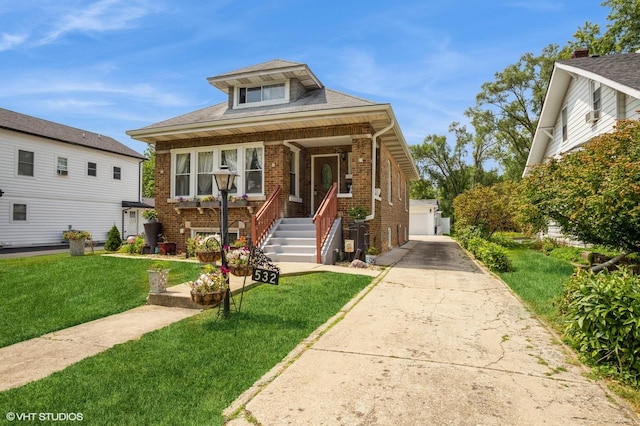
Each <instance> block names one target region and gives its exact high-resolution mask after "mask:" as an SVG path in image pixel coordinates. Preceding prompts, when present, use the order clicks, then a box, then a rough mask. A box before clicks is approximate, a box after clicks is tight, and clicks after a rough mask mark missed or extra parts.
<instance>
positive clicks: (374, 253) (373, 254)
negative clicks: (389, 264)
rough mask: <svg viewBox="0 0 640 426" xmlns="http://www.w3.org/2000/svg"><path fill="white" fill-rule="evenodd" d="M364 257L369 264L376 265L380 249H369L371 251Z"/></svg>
mask: <svg viewBox="0 0 640 426" xmlns="http://www.w3.org/2000/svg"><path fill="white" fill-rule="evenodd" d="M364 257H365V261H366V262H367V264H369V265H375V264H376V258H377V257H378V249H377V248H376V247H375V246H371V247H369V250H367V253H366V254H365V255H364Z"/></svg>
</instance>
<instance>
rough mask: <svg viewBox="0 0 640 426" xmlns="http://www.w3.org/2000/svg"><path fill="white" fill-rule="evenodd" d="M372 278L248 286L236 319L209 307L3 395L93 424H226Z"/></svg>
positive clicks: (19, 408)
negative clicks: (229, 413) (238, 404)
mask: <svg viewBox="0 0 640 426" xmlns="http://www.w3.org/2000/svg"><path fill="white" fill-rule="evenodd" d="M370 282H371V277H368V276H361V275H348V274H337V273H329V272H325V273H315V274H309V275H299V276H291V277H282V278H281V279H280V285H279V286H268V285H262V286H260V287H257V288H255V289H252V290H251V291H249V292H247V293H246V294H245V296H244V301H243V304H242V312H240V313H237V312H233V311H232V313H231V316H230V319H226V320H225V319H220V318H217V309H211V310H207V311H205V312H203V313H201V314H199V315H196V316H195V317H191V318H188V319H185V320H183V321H180V322H177V323H174V324H172V325H170V326H168V327H165V328H163V329H161V330H158V331H155V332H152V333H149V334H146V335H144V336H143V337H142V338H141V339H140V340H136V341H131V342H128V343H125V344H122V345H117V346H115V347H113V348H112V349H109V350H107V351H106V352H103V353H101V354H99V355H97V356H95V357H92V358H88V359H86V360H83V361H81V362H79V363H77V364H75V365H73V366H71V367H68V368H67V369H65V370H63V371H61V372H59V373H55V374H53V375H51V376H49V377H47V378H45V379H42V380H39V381H37V382H33V383H30V384H27V385H25V386H23V387H21V388H17V389H11V390H8V391H5V392H2V393H0V407H3V409H4V411H5V412H16V413H33V412H36V413H39V412H43V413H48V412H65V413H82V416H83V421H85V422H87V423H89V424H108V425H112V424H194V425H196V424H222V422H223V420H224V419H223V417H222V410H223V409H224V408H226V407H227V406H229V405H230V404H231V403H232V402H233V401H234V400H235V399H236V398H237V397H238V396H239V395H240V394H241V393H242V392H243V391H244V390H246V389H248V388H249V387H251V386H252V385H253V384H254V383H255V382H256V380H258V379H259V378H260V377H262V376H263V375H264V374H265V373H266V372H268V371H269V370H270V369H271V368H272V367H273V366H274V365H276V364H277V363H278V362H280V361H281V360H282V359H283V358H284V357H285V356H286V355H287V354H288V353H289V352H290V351H291V350H292V349H293V348H295V347H296V345H298V344H299V343H300V342H301V341H302V340H303V339H305V338H306V337H307V336H309V335H310V334H311V333H312V332H313V331H314V330H316V329H317V328H318V327H319V326H320V325H322V324H323V323H325V322H326V321H327V320H328V319H329V318H331V317H332V316H333V315H335V314H336V313H337V312H338V311H339V310H340V309H341V308H342V307H343V306H344V305H345V304H346V303H347V302H348V301H349V300H351V299H352V298H353V297H354V296H355V295H356V294H357V293H358V292H359V291H361V290H362V289H363V288H365V287H366V286H367V285H368V284H369V283H370ZM236 301H239V298H238V297H237V296H236Z"/></svg>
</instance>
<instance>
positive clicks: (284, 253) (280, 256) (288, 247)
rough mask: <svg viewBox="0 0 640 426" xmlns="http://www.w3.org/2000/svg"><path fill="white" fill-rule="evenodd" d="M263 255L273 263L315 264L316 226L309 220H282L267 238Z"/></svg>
mask: <svg viewBox="0 0 640 426" xmlns="http://www.w3.org/2000/svg"><path fill="white" fill-rule="evenodd" d="M262 251H263V252H264V254H265V255H266V256H268V257H270V258H271V260H272V261H273V262H310V263H316V226H315V225H314V223H313V220H312V219H311V218H284V219H281V220H280V223H278V224H277V225H276V228H275V229H274V230H273V232H272V233H271V235H270V236H269V237H268V239H267V241H266V243H265V245H264V247H263V248H262Z"/></svg>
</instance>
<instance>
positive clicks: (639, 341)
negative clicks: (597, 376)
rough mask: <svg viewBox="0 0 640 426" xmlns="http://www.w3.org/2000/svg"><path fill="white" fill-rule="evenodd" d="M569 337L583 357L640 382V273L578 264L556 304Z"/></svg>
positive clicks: (624, 378) (622, 376) (627, 378)
mask: <svg viewBox="0 0 640 426" xmlns="http://www.w3.org/2000/svg"><path fill="white" fill-rule="evenodd" d="M558 308H559V310H560V312H561V314H562V315H563V317H564V319H565V320H566V326H565V330H564V331H565V338H566V339H567V341H568V342H569V343H570V344H571V345H572V346H574V347H575V348H576V350H578V351H579V352H580V354H581V355H583V356H584V357H585V359H586V360H587V361H588V362H590V363H592V364H594V365H596V366H598V367H600V368H601V369H602V370H603V371H612V370H613V371H614V372H615V373H617V375H618V377H619V378H620V379H622V380H624V381H626V382H628V383H631V384H633V385H636V386H637V385H638V384H640V276H638V275H633V274H632V273H631V272H630V270H629V269H627V268H624V267H622V268H620V269H619V270H618V271H615V272H606V271H602V272H600V273H597V274H593V273H591V272H589V271H581V270H578V271H576V273H575V274H574V275H573V276H572V277H571V279H570V280H569V282H568V283H567V285H566V287H565V292H564V293H563V296H562V298H561V299H560V301H559V306H558Z"/></svg>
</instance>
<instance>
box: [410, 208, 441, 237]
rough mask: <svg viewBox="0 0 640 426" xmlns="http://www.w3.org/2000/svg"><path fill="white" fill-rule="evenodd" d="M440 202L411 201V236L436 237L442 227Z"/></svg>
mask: <svg viewBox="0 0 640 426" xmlns="http://www.w3.org/2000/svg"><path fill="white" fill-rule="evenodd" d="M438 207H439V205H438V200H410V203H409V234H411V235H436V234H437V233H438V229H437V228H438V227H439V226H440V214H441V213H440V211H439V210H438Z"/></svg>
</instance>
